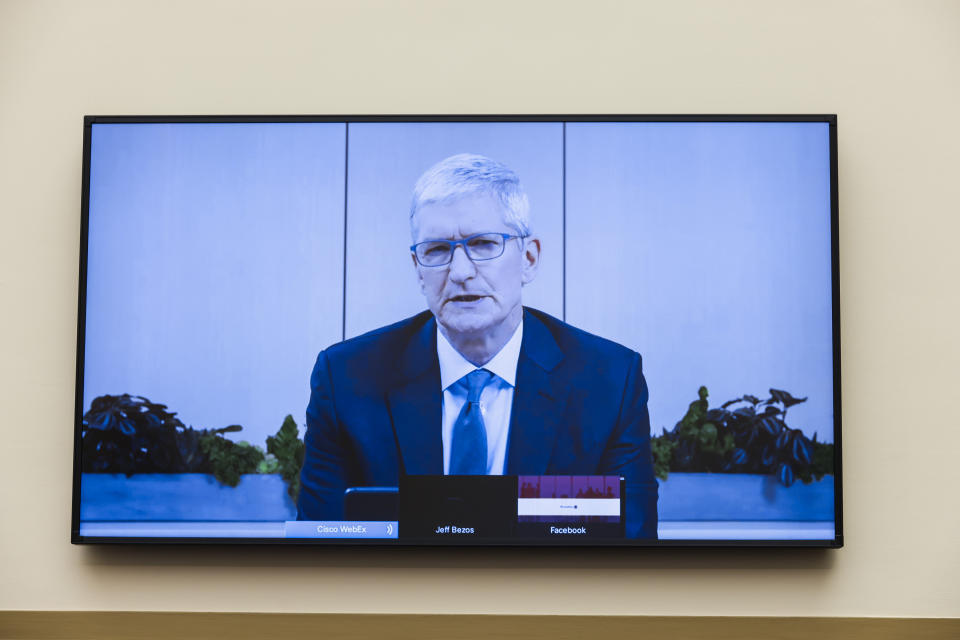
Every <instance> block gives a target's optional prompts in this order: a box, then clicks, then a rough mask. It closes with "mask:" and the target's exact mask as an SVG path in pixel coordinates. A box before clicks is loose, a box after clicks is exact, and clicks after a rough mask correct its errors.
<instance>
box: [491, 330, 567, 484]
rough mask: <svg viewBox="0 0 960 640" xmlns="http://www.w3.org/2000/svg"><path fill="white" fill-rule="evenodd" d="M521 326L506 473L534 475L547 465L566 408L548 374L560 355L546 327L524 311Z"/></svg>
mask: <svg viewBox="0 0 960 640" xmlns="http://www.w3.org/2000/svg"><path fill="white" fill-rule="evenodd" d="M523 323H524V324H523V342H522V343H521V346H520V359H519V361H518V362H517V386H516V389H515V391H514V395H513V409H512V411H511V417H510V441H509V446H508V449H507V465H506V467H507V468H506V472H507V473H508V474H514V475H519V474H524V475H538V474H543V473H544V472H546V470H547V466H548V465H549V463H550V456H551V454H552V453H553V448H554V444H555V443H556V440H557V435H558V433H559V431H560V429H559V426H560V425H561V424H562V419H563V414H564V410H565V407H566V400H565V398H564V397H563V394H562V393H560V390H559V389H558V388H557V387H556V384H557V380H556V376H555V375H551V372H552V371H553V369H554V368H555V367H556V366H557V365H558V364H559V363H560V361H561V360H562V359H563V352H562V351H560V347H559V346H557V342H556V340H554V339H553V336H552V335H551V334H550V332H549V331H548V330H547V327H546V326H545V325H544V324H543V323H542V322H541V321H540V320H538V319H537V318H536V317H535V316H533V315H532V314H531V313H529V312H528V311H524V317H523Z"/></svg>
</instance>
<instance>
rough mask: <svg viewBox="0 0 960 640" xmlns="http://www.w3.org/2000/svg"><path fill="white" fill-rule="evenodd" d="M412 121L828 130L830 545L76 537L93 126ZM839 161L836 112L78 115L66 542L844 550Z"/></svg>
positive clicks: (824, 542) (794, 542) (810, 542)
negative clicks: (805, 125)
mask: <svg viewBox="0 0 960 640" xmlns="http://www.w3.org/2000/svg"><path fill="white" fill-rule="evenodd" d="M311 122H317V123H323V122H336V123H340V122H342V123H346V124H348V125H349V124H351V123H376V122H381V123H387V122H395V123H414V122H677V123H692V122H703V123H721V122H728V123H748V122H753V123H761V122H766V123H788V122H819V123H826V124H827V125H829V143H830V150H829V153H830V160H829V162H830V234H831V236H830V255H831V299H832V308H833V316H832V320H833V336H832V337H833V416H834V421H833V424H834V430H833V444H834V463H833V464H834V474H833V475H834V538H833V540H711V539H702V540H629V539H623V540H619V539H614V540H604V541H603V542H602V543H601V542H591V541H589V540H586V541H582V542H574V541H570V540H556V541H554V540H551V539H545V540H542V541H541V540H537V541H536V542H527V541H522V540H513V539H509V540H446V539H438V540H436V541H433V540H431V541H421V540H410V541H407V540H403V539H399V538H398V539H394V540H391V541H389V542H387V541H385V540H362V539H337V538H333V539H319V538H295V539H286V538H232V537H231V538H212V537H211V538H207V537H204V538H194V537H112V536H83V535H80V480H81V470H82V464H81V452H82V446H81V444H82V430H83V372H84V349H85V336H86V333H85V329H86V322H85V320H86V292H87V249H88V231H89V205H90V159H91V156H90V152H91V136H92V129H93V125H94V124H185V123H217V124H225V123H311ZM837 171H838V160H837V115H836V114H706V115H705V114H689V115H687V114H684V115H664V114H652V115H637V114H633V115H631V114H592V115H585V114H577V115H531V114H512V115H489V114H480V115H288V116H263V115H255V116H244V115H226V116H212V115H184V116H176V115H153V116H133V115H127V116H124V115H111V116H92V115H87V116H84V118H83V167H82V178H81V193H80V199H81V204H80V265H79V284H78V287H79V289H78V308H77V359H76V387H75V404H74V430H73V440H74V451H73V494H72V513H71V528H70V534H71V535H70V541H71V543H72V544H83V545H86V544H94V545H101V544H105V545H143V544H147V545H230V546H233V545H272V546H273V545H281V546H282V545H296V546H311V547H333V548H342V547H378V548H398V547H401V548H402V547H421V548H443V547H522V548H525V549H538V548H543V549H550V548H556V547H563V548H582V549H609V548H636V549H655V548H675V547H687V548H729V547H736V548H821V549H823V548H827V549H838V548H841V547H843V545H844V539H843V482H842V478H843V476H842V457H843V456H842V448H841V431H842V429H841V417H842V414H841V398H840V395H841V393H840V391H841V378H840V258H839V190H838V176H837Z"/></svg>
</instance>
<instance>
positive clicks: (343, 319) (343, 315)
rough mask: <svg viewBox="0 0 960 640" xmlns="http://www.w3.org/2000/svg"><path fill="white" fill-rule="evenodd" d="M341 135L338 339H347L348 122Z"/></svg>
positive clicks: (345, 123) (344, 125)
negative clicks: (340, 253)
mask: <svg viewBox="0 0 960 640" xmlns="http://www.w3.org/2000/svg"><path fill="white" fill-rule="evenodd" d="M343 127H344V130H343V131H344V136H343V294H342V296H341V302H342V308H341V312H340V339H341V340H346V339H347V204H348V196H349V193H350V123H349V122H344V123H343Z"/></svg>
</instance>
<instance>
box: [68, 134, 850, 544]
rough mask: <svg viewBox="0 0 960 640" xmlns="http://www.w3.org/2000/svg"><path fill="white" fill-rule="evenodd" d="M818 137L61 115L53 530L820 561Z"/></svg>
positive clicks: (833, 237) (824, 182)
mask: <svg viewBox="0 0 960 640" xmlns="http://www.w3.org/2000/svg"><path fill="white" fill-rule="evenodd" d="M836 141H837V136H836V117H835V116H833V115H762V116H754V115H744V116H731V115H722V116H686V115H685V116H633V115H630V116H619V115H618V116H610V115H605V116H583V115H575V116H527V115H524V116H515V115H510V116H278V117H263V116H256V117H247V116H229V117H227V116H222V117H220V116H218V117H211V116H203V117H196V116H191V117H173V116H155V117H131V116H122V117H116V116H111V117H105V116H88V117H86V118H85V121H84V156H83V191H82V206H81V216H82V226H81V251H80V290H79V321H78V338H77V387H76V420H75V425H74V442H75V460H74V485H73V518H72V531H71V533H72V540H73V542H75V543H130V542H139V543H187V542H189V543H198V542H199V543H218V544H225V543H263V544H266V543H274V544H324V545H330V544H334V545H336V544H339V545H343V544H350V545H371V544H372V545H436V546H444V545H513V546H516V545H524V546H556V545H566V546H597V547H599V546H683V545H687V546H690V545H693V546H728V545H739V546H815V547H838V546H841V545H842V541H843V537H842V526H841V525H842V522H841V476H840V369H839V363H840V356H839V354H840V351H839V348H840V347H839V295H838V255H837V247H838V243H837V228H838V224H837V142H836Z"/></svg>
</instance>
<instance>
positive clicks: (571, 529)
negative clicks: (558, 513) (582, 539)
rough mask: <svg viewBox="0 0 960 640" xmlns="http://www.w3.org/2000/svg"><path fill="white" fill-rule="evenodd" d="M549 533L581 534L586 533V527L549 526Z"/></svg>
mask: <svg viewBox="0 0 960 640" xmlns="http://www.w3.org/2000/svg"><path fill="white" fill-rule="evenodd" d="M550 533H551V535H577V536H583V535H586V534H587V528H586V527H554V526H551V527H550Z"/></svg>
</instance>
